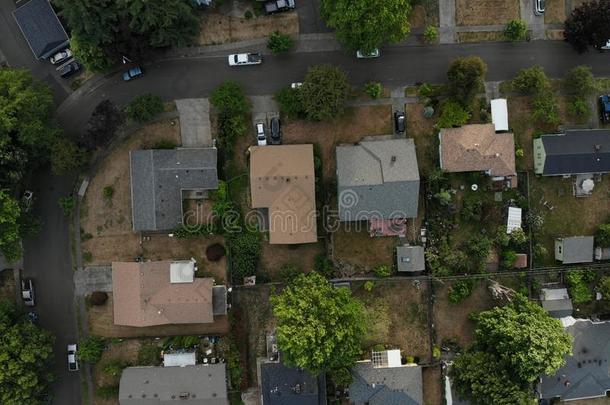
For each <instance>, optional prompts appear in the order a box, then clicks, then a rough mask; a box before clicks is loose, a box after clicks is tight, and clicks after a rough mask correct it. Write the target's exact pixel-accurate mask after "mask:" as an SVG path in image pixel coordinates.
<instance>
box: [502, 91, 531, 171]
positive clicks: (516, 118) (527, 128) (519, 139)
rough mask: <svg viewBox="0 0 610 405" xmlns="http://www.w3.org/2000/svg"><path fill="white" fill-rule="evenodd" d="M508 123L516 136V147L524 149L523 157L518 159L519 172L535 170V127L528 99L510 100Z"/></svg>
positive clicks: (512, 98)
mask: <svg viewBox="0 0 610 405" xmlns="http://www.w3.org/2000/svg"><path fill="white" fill-rule="evenodd" d="M508 111H509V113H508V121H509V126H510V128H511V129H512V130H513V133H514V134H515V147H517V148H521V149H523V153H524V154H523V157H516V159H517V170H528V171H531V170H533V169H534V157H533V154H532V147H533V145H532V143H533V141H534V138H533V134H534V127H533V125H532V124H533V123H532V109H531V107H530V104H529V98H528V97H509V98H508Z"/></svg>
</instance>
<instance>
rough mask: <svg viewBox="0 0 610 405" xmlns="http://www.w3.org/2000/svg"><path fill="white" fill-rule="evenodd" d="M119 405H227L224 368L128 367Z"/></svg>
mask: <svg viewBox="0 0 610 405" xmlns="http://www.w3.org/2000/svg"><path fill="white" fill-rule="evenodd" d="M119 404H120V405H170V404H176V405H177V404H192V405H228V404H229V400H228V396H227V376H226V364H225V363H217V364H198V365H187V366H183V367H127V368H126V369H124V370H123V373H122V374H121V382H120V386H119Z"/></svg>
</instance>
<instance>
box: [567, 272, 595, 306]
mask: <svg viewBox="0 0 610 405" xmlns="http://www.w3.org/2000/svg"><path fill="white" fill-rule="evenodd" d="M565 281H566V283H567V284H568V287H569V288H568V290H569V292H570V297H572V302H573V303H575V304H584V303H587V302H591V301H592V300H593V291H591V288H589V285H588V282H587V280H586V277H585V274H584V272H582V271H569V272H566V273H565Z"/></svg>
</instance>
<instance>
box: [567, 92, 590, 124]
mask: <svg viewBox="0 0 610 405" xmlns="http://www.w3.org/2000/svg"><path fill="white" fill-rule="evenodd" d="M568 111H569V112H570V114H571V115H573V116H574V117H576V118H579V119H585V118H588V117H589V115H591V110H590V109H589V104H587V100H586V99H584V98H581V97H577V98H575V99H574V100H573V101H572V102H570V104H568Z"/></svg>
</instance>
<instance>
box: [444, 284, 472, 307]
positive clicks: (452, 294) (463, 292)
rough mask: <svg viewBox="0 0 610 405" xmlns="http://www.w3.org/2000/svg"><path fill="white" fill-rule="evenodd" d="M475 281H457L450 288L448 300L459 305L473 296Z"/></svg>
mask: <svg viewBox="0 0 610 405" xmlns="http://www.w3.org/2000/svg"><path fill="white" fill-rule="evenodd" d="M473 287H474V280H470V279H466V280H459V281H456V282H455V283H454V284H453V285H452V286H451V287H449V293H448V298H449V302H450V303H452V304H459V303H461V302H462V301H464V300H465V299H466V298H468V297H470V295H471V294H472V289H473Z"/></svg>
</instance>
